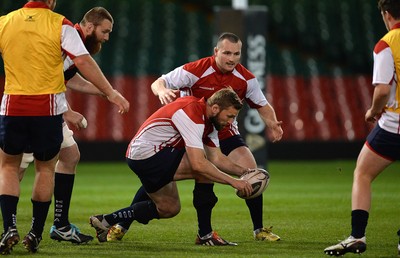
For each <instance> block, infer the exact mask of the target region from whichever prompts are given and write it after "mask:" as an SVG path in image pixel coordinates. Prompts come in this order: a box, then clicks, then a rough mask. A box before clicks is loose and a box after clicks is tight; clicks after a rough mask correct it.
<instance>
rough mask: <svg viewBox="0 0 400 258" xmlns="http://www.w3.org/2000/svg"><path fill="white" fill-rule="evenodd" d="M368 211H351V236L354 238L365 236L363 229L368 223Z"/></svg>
mask: <svg viewBox="0 0 400 258" xmlns="http://www.w3.org/2000/svg"><path fill="white" fill-rule="evenodd" d="M368 216H369V213H368V211H364V210H353V211H352V212H351V235H352V236H353V237H355V238H362V237H363V236H365V229H366V228H367V223H368Z"/></svg>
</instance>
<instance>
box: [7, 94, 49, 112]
mask: <svg viewBox="0 0 400 258" xmlns="http://www.w3.org/2000/svg"><path fill="white" fill-rule="evenodd" d="M54 102H55V101H54V95H53V94H50V95H49V94H45V95H8V99H7V107H6V109H7V110H6V112H5V113H6V114H7V115H8V116H51V115H54V110H55V109H54V108H55V107H54V104H55V103H54Z"/></svg>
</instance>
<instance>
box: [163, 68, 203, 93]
mask: <svg viewBox="0 0 400 258" xmlns="http://www.w3.org/2000/svg"><path fill="white" fill-rule="evenodd" d="M161 78H162V79H164V81H165V82H166V86H167V89H181V88H185V87H191V86H193V84H194V83H195V82H196V81H197V80H198V79H199V78H198V77H196V76H195V75H194V74H192V73H189V72H188V71H186V70H185V69H183V66H180V67H177V68H175V69H174V70H172V71H171V72H169V73H167V74H163V75H162V76H161Z"/></svg>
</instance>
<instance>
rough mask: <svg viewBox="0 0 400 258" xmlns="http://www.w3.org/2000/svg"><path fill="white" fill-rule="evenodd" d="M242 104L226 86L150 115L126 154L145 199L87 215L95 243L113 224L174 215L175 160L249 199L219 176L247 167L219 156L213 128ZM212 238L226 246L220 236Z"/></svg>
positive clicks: (246, 188) (245, 187)
mask: <svg viewBox="0 0 400 258" xmlns="http://www.w3.org/2000/svg"><path fill="white" fill-rule="evenodd" d="M242 106H243V104H242V101H241V100H240V99H239V97H238V95H237V94H236V93H235V92H234V91H233V90H232V89H231V88H225V89H222V90H220V91H218V92H216V93H214V94H213V95H212V96H211V97H210V98H209V99H207V100H205V99H204V98H202V99H198V98H195V97H192V96H188V97H182V98H179V99H177V100H176V101H174V102H172V103H170V104H168V105H166V106H164V107H162V108H160V109H159V110H158V111H156V112H155V113H154V114H153V115H151V116H150V117H149V118H148V119H147V120H146V121H145V122H144V123H143V125H142V126H141V127H140V128H139V131H138V132H137V134H136V135H135V137H134V138H133V139H132V140H131V142H130V144H129V146H128V149H127V151H126V158H127V163H128V166H129V167H130V169H131V170H132V171H134V173H135V174H136V175H137V176H138V177H139V179H140V181H141V183H142V184H143V187H144V189H145V191H146V193H147V196H148V198H147V199H144V200H142V201H140V202H137V203H135V204H134V205H132V206H129V207H126V208H123V209H120V210H117V211H115V212H112V213H109V214H104V215H97V216H92V217H90V224H91V225H92V227H94V228H95V229H96V233H97V238H98V240H99V241H100V242H105V241H107V233H108V231H109V230H110V228H111V226H113V225H115V224H117V223H128V224H130V223H132V221H134V220H136V221H138V222H139V223H142V224H147V223H148V222H149V221H150V220H152V219H155V218H156V219H161V218H172V217H174V216H176V215H177V214H178V213H179V211H180V209H181V205H180V201H179V194H178V189H177V186H176V182H175V181H174V175H175V173H176V171H177V170H178V169H179V166H180V163H181V162H189V164H190V166H191V167H192V169H193V171H194V174H197V175H199V176H204V177H206V178H208V179H209V180H212V181H214V182H217V183H221V184H229V185H231V186H232V187H233V188H235V189H237V190H238V191H240V192H241V193H244V195H245V196H250V195H251V193H252V191H253V189H252V186H251V185H250V184H249V183H248V182H247V181H246V180H244V179H240V178H239V179H238V178H234V177H232V176H230V175H228V174H226V173H225V172H223V171H226V172H228V173H230V174H233V175H242V174H244V173H246V172H247V171H250V169H248V168H244V167H241V166H239V165H237V164H235V163H233V162H232V161H230V159H229V158H227V157H226V156H225V155H223V154H222V153H221V150H220V149H219V141H218V130H220V129H222V128H223V127H225V126H226V125H227V124H228V123H231V122H232V121H233V120H234V119H235V117H236V116H237V115H238V113H239V110H240V109H241V108H242ZM206 157H207V158H206ZM194 176H196V175H193V177H188V178H181V179H193V178H194ZM111 229H113V228H111ZM215 239H217V241H221V243H224V244H229V243H227V241H225V240H223V239H222V238H219V237H218V238H213V240H214V241H215ZM210 244H212V243H210ZM214 245H218V243H214ZM234 245H235V244H234Z"/></svg>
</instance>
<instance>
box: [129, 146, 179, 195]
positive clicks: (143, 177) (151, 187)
mask: <svg viewBox="0 0 400 258" xmlns="http://www.w3.org/2000/svg"><path fill="white" fill-rule="evenodd" d="M183 154H185V149H184V148H183V149H175V148H164V149H162V150H161V151H160V152H158V153H157V154H155V155H154V156H152V157H150V158H148V159H143V160H132V159H129V158H127V159H126V161H127V162H128V166H129V168H130V169H131V170H132V171H133V172H135V174H136V175H137V176H138V177H139V179H140V181H141V182H142V185H143V187H144V189H145V190H146V192H148V193H154V192H157V191H158V190H160V189H161V188H162V187H164V186H165V185H167V184H168V183H170V182H172V181H173V180H174V175H175V172H176V170H177V169H178V167H179V164H180V163H181V160H182V157H183Z"/></svg>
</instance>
